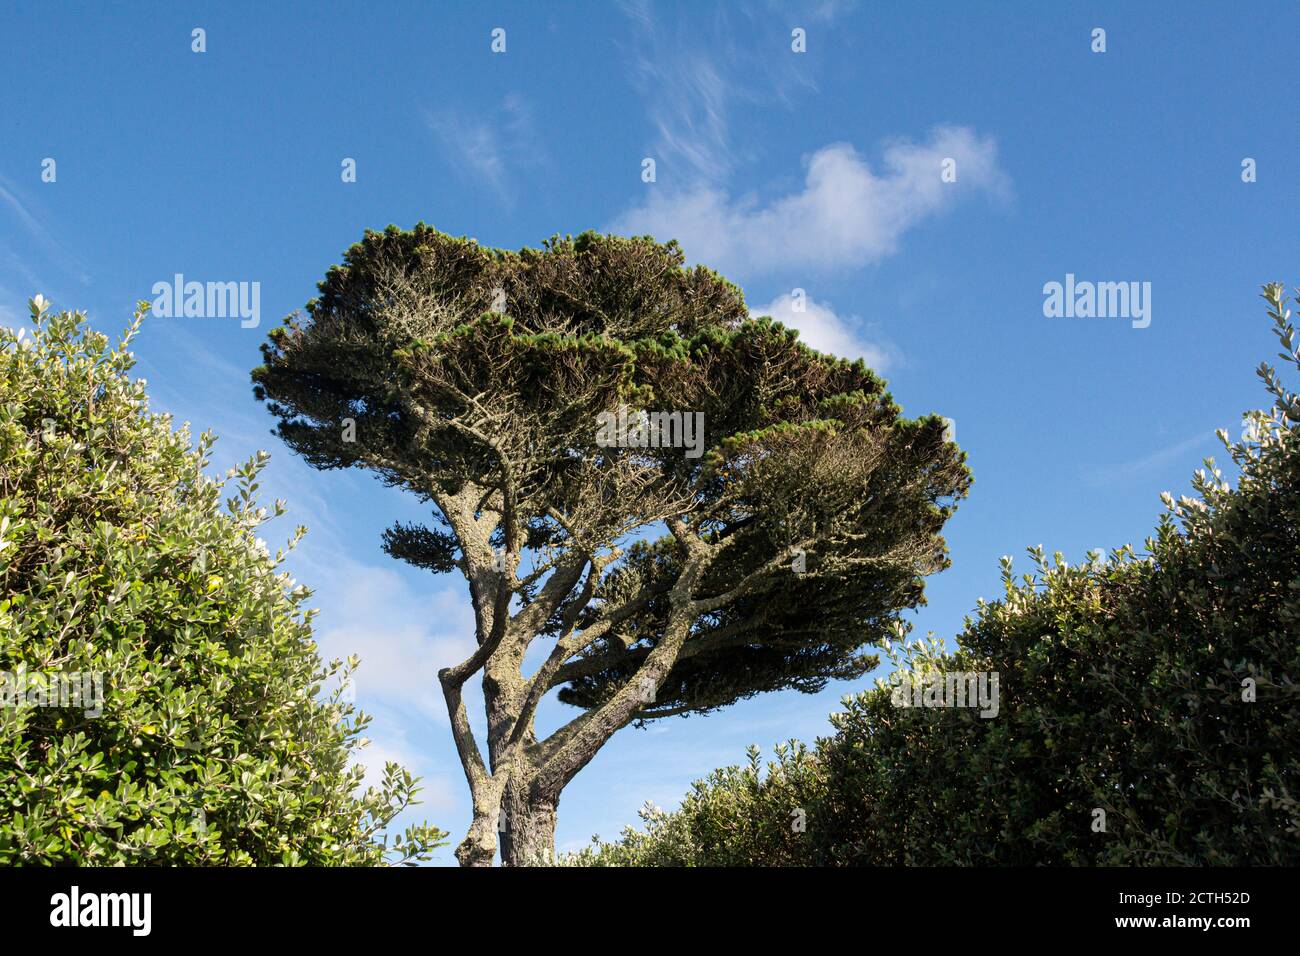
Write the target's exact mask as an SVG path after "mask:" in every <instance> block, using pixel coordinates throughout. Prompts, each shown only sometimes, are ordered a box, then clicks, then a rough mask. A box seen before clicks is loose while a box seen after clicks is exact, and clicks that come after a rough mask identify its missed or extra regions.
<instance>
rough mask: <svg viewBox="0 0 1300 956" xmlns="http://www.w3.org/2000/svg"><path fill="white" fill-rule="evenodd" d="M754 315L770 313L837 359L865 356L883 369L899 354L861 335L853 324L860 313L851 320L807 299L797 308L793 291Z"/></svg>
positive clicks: (809, 343) (876, 368) (870, 363)
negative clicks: (802, 306)
mask: <svg viewBox="0 0 1300 956" xmlns="http://www.w3.org/2000/svg"><path fill="white" fill-rule="evenodd" d="M749 311H750V314H751V315H756V316H757V315H770V316H771V317H772V318H774V319H776V320H777V321H778V322H780V323H782V324H783V325H786V326H788V327H789V328H793V329H798V330H799V341H801V342H803V343H804V344H805V345H807V346H809V347H811V348H814V349H816V350H817V351H819V352H828V353H830V354H831V355H834V356H835V357H837V358H847V359H857V358H861V359H864V360H865V361H866V363H867V366H868V367H869V368H871V369H873V370H874V371H876V372H883V371H884V370H885V368H886V366H888V365H889V364H891V362H892V361H893V360H894V358H895V357H896V355H895V353H894V351H893V350H892V349H889V348H887V347H885V346H883V345H876V344H873V343H871V342H868V341H866V340H865V339H863V338H861V337H860V336H859V334H858V331H857V329H856V328H854V325H855V324H857V322H858V319H857V316H853V317H852V318H851V319H850V320H846V319H844V318H841V317H840V316H839V315H836V314H835V311H834V309H832V308H831V307H830V305H829V304H828V303H821V302H816V301H814V300H813V299H811V298H808V299H805V300H804V310H803V311H802V312H796V311H795V299H794V296H793V295H791V294H790V293H786V294H785V295H780V296H777V297H776V298H775V299H773V300H772V301H771V302H769V303H768V304H767V305H763V306H759V307H757V308H752V309H750V310H749Z"/></svg>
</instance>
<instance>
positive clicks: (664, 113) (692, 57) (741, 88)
mask: <svg viewBox="0 0 1300 956" xmlns="http://www.w3.org/2000/svg"><path fill="white" fill-rule="evenodd" d="M620 6H621V8H622V10H623V12H624V13H625V14H626V15H627V17H628V19H629V20H630V21H631V22H632V24H633V28H634V31H633V38H632V42H631V43H630V44H627V45H626V48H625V49H624V58H625V59H626V61H627V63H628V64H629V72H630V78H631V80H632V83H633V85H634V86H635V87H636V89H637V91H638V92H639V93H640V94H641V96H642V98H643V99H644V101H645V104H646V110H647V113H648V116H649V120H650V124H651V126H652V128H653V129H654V131H655V140H654V142H653V143H652V144H648V145H650V146H651V148H652V149H653V151H654V155H655V158H656V159H657V160H658V161H659V162H661V163H663V164H664V165H665V167H666V168H667V169H670V170H672V175H673V176H674V178H675V179H676V180H677V181H679V182H687V183H694V184H698V183H710V182H721V181H724V180H726V178H727V177H728V176H729V175H730V174H731V173H732V172H733V171H734V169H735V168H736V166H737V164H738V162H743V161H745V160H747V159H750V158H753V156H752V153H751V152H750V151H747V150H743V149H739V148H738V147H737V144H736V140H735V137H734V135H733V133H732V128H731V115H732V113H733V111H734V110H735V109H736V108H737V107H741V108H744V107H748V106H762V105H773V104H775V105H778V106H785V107H791V106H792V105H793V98H794V97H795V95H797V94H798V93H800V92H811V91H815V90H816V88H817V84H816V82H815V80H814V79H813V71H814V69H815V63H814V62H813V61H809V60H807V59H802V58H799V57H795V56H793V55H792V56H788V57H786V56H778V57H767V58H764V60H763V65H762V68H761V69H756V68H755V57H754V54H755V51H754V49H753V48H752V47H748V46H742V44H741V43H740V42H739V40H738V38H739V37H743V36H746V35H748V34H751V33H752V32H753V31H752V29H746V27H751V28H752V27H754V26H755V25H759V26H766V25H768V24H770V23H771V22H772V17H773V16H774V15H775V14H776V13H777V12H779V14H780V15H781V17H783V18H785V19H786V20H788V21H789V22H790V23H791V24H792V25H793V24H797V23H812V22H826V21H828V20H831V19H833V18H834V17H836V16H837V15H839V13H841V12H843V10H844V9H846V8H847V5H846V4H844V3H840V2H836V0H824V2H819V3H811V4H809V3H804V4H789V3H786V4H783V5H782V6H781V7H780V8H778V9H775V10H767V11H764V10H763V9H762V8H761V7H757V6H746V7H739V6H738V7H732V6H727V5H725V4H719V5H717V6H714V7H711V8H710V10H709V16H708V18H707V21H706V22H704V23H701V21H700V19H698V18H691V19H690V20H687V19H686V18H681V17H675V18H672V19H669V18H668V17H665V16H663V15H662V14H661V12H660V11H659V10H657V9H656V8H655V7H653V6H652V5H651V4H650V3H649V0H625V2H624V3H622V4H620ZM744 21H749V22H748V23H746V22H744ZM782 42H786V41H784V40H783V41H782Z"/></svg>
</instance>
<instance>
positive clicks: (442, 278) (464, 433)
mask: <svg viewBox="0 0 1300 956" xmlns="http://www.w3.org/2000/svg"><path fill="white" fill-rule="evenodd" d="M320 291H321V294H320V297H319V298H318V299H316V300H314V301H313V302H311V303H310V304H309V306H308V313H309V321H307V322H299V321H298V320H296V319H294V320H291V321H290V322H289V323H288V324H287V325H286V326H285V327H284V328H282V329H278V330H276V331H275V332H273V333H272V335H271V337H270V339H271V340H270V342H269V343H267V344H265V345H264V346H263V354H264V357H265V364H264V365H263V366H261V367H259V368H258V369H256V370H255V371H254V373H253V380H254V383H255V385H254V388H255V394H256V395H257V397H258V398H259V399H263V400H265V401H266V402H267V404H268V408H269V410H270V411H271V412H272V414H273V415H275V416H276V417H277V418H278V419H279V424H278V427H277V433H278V435H279V436H280V437H281V438H282V439H283V440H284V441H285V442H286V443H287V444H288V445H289V446H290V447H291V448H293V449H294V450H295V451H297V452H299V453H300V454H302V455H303V457H304V458H305V459H306V460H307V461H309V462H311V463H312V464H314V465H317V466H318V467H322V468H333V467H348V466H352V465H358V466H362V467H367V468H370V469H372V470H374V471H375V472H377V473H378V474H379V475H380V477H381V478H382V479H383V480H384V481H385V482H387V483H389V484H393V485H398V486H401V487H405V488H407V489H408V490H410V491H412V492H414V493H415V494H417V495H418V496H420V497H422V498H425V499H430V500H432V501H434V502H435V503H436V504H439V505H440V504H441V503H442V502H443V501H445V499H446V498H447V497H448V496H452V495H456V494H458V493H459V492H460V491H461V490H462V488H463V487H464V486H465V485H466V483H470V484H472V485H473V486H474V487H481V488H483V489H484V493H483V498H482V500H483V502H484V506H485V507H487V508H489V509H495V508H498V507H504V508H505V510H511V509H512V508H513V509H517V512H518V521H519V523H520V524H521V525H522V526H523V527H524V529H525V530H526V533H527V539H526V540H525V542H524V545H525V547H526V548H528V549H530V550H531V551H532V554H531V555H530V557H531V558H537V557H538V555H537V553H536V552H537V549H538V548H539V547H540V546H541V545H544V544H562V545H563V546H564V547H566V548H568V549H569V550H571V551H576V550H579V549H590V550H591V551H592V553H597V552H599V551H606V552H607V551H609V550H611V549H612V548H613V547H614V546H615V545H618V546H619V547H621V548H623V549H624V551H625V557H624V559H623V560H622V561H620V562H619V563H617V564H614V565H612V566H611V569H610V571H609V573H608V576H607V578H606V579H605V580H604V581H603V582H601V583H600V586H599V587H598V588H596V589H595V590H594V593H593V594H592V595H591V598H590V604H589V606H588V607H587V608H586V610H585V612H584V613H583V614H582V615H581V616H580V617H579V618H578V620H577V624H578V627H579V628H580V629H581V628H582V627H584V626H586V625H587V624H590V623H592V622H594V621H596V620H598V619H599V618H600V615H601V614H602V613H603V612H605V611H607V610H608V609H610V608H613V607H617V606H618V602H619V601H620V600H623V599H628V598H631V597H632V596H634V595H635V594H636V593H637V589H638V588H648V589H650V590H656V589H657V590H658V594H657V596H656V597H655V598H654V599H652V600H651V601H650V602H649V604H648V606H647V607H646V608H645V609H644V610H642V611H640V612H638V613H637V614H635V615H633V616H630V617H628V618H627V620H626V621H625V622H623V623H621V624H620V625H618V626H617V627H615V628H612V629H611V630H610V631H609V632H608V633H607V635H606V636H605V637H604V638H602V639H600V640H596V641H593V642H592V643H591V644H590V645H589V646H587V647H585V648H584V649H583V650H582V652H581V653H580V654H578V655H577V656H576V657H575V658H574V659H573V660H572V661H570V662H569V663H567V664H566V665H565V666H564V667H562V668H561V669H560V672H559V673H560V675H561V676H562V677H563V678H565V680H564V681H563V682H562V683H564V684H565V686H564V688H563V690H562V691H561V693H560V699H561V700H562V701H564V702H566V703H570V704H573V705H576V706H579V707H582V708H585V709H591V708H594V707H597V706H599V705H601V704H602V703H604V702H605V701H607V700H609V699H610V698H611V696H612V695H614V694H615V693H616V692H617V690H618V688H620V687H622V686H624V685H625V683H626V681H627V680H628V679H629V678H630V676H631V675H632V674H633V673H634V672H635V671H636V670H637V668H638V667H640V666H641V664H642V663H643V662H644V661H645V659H646V658H647V656H648V655H649V654H650V653H651V651H652V650H653V649H654V647H655V646H656V644H657V641H658V636H659V634H661V633H662V632H663V630H664V627H665V621H666V618H667V614H668V610H669V608H668V600H667V592H668V590H669V589H670V588H671V586H672V583H673V581H674V580H675V579H676V577H677V576H678V574H679V573H680V570H681V566H682V562H683V558H684V555H683V553H682V552H681V550H680V548H679V547H677V545H676V543H675V542H673V540H672V538H671V536H669V535H667V534H665V529H664V526H663V520H664V518H665V517H667V516H670V515H674V514H683V515H685V516H686V517H687V518H688V520H694V521H695V524H693V527H692V530H695V529H696V528H698V529H699V530H700V532H701V536H702V537H704V538H705V539H706V540H709V541H719V540H722V539H724V538H728V539H731V540H732V546H731V547H729V548H728V549H727V550H726V551H725V556H724V557H722V558H720V559H719V560H718V561H716V562H714V563H713V564H712V565H711V567H710V568H709V570H708V572H707V573H706V574H705V575H704V576H703V578H702V580H701V582H700V585H699V587H698V589H697V593H699V594H701V595H714V594H723V593H726V592H727V591H728V590H729V589H730V588H732V587H734V586H735V584H736V583H737V582H740V581H742V580H744V579H745V578H746V576H747V575H751V574H752V573H754V572H756V571H759V570H760V569H761V568H762V567H763V566H764V565H765V564H766V563H767V562H769V561H770V560H771V559H772V557H773V556H774V555H781V554H783V553H785V552H787V551H788V550H789V549H791V548H792V547H793V546H794V544H795V543H796V542H799V541H801V540H804V539H816V541H817V544H816V547H815V548H811V549H810V551H809V554H808V559H807V560H808V566H809V571H810V573H808V574H806V575H796V574H793V573H790V572H789V570H788V567H787V568H785V569H783V570H784V571H785V573H782V574H772V575H769V576H768V577H767V579H766V580H764V581H763V582H762V583H761V584H759V585H758V586H756V587H754V588H752V589H751V591H750V593H748V594H746V595H745V596H743V597H742V598H740V599H739V600H736V601H733V602H729V603H728V604H727V605H726V606H725V607H720V608H718V609H717V610H716V611H715V612H712V613H709V614H707V615H705V616H703V617H701V619H700V620H699V621H698V622H697V623H696V624H695V626H694V627H693V629H692V632H691V639H690V641H689V642H688V643H687V646H686V649H685V650H684V652H683V654H682V655H681V657H680V658H679V660H678V662H677V664H676V666H675V667H674V668H673V670H672V672H671V674H670V675H669V676H668V678H667V680H666V681H665V682H664V683H663V684H662V685H661V686H660V687H659V689H658V692H657V695H656V705H655V707H654V708H652V709H649V710H647V711H646V712H645V713H643V714H642V715H641V719H648V718H651V717H655V716H663V715H667V714H677V713H685V712H692V711H694V712H699V711H706V710H710V709H712V708H715V707H719V706H723V705H725V704H728V703H731V702H733V701H735V700H737V699H740V698H743V697H747V696H750V695H752V694H756V693H759V692H762V691H768V690H776V689H781V688H797V689H800V690H805V691H815V690H818V689H820V688H822V687H823V686H825V684H826V682H827V681H828V680H831V679H847V678H852V677H856V676H860V675H861V674H863V673H865V672H866V671H868V670H870V669H871V668H872V667H874V666H875V664H876V660H877V659H876V657H875V656H874V655H871V654H867V653H863V652H862V649H863V648H864V647H868V646H871V645H873V644H876V643H878V642H879V641H880V640H881V639H882V638H883V637H885V636H886V635H887V634H888V633H889V627H890V625H891V623H892V621H893V620H894V619H895V617H896V615H897V613H898V612H899V611H900V610H901V609H903V608H911V607H916V606H917V605H919V604H921V603H924V596H923V595H924V577H925V575H926V574H929V573H932V572H934V571H936V570H940V569H942V568H943V567H945V566H946V561H947V559H946V552H945V547H944V543H943V538H942V536H941V529H942V527H943V524H944V522H945V521H946V520H947V518H948V517H949V516H950V515H951V513H952V511H953V510H954V508H955V505H956V502H957V501H958V500H960V499H961V498H962V497H964V495H965V494H966V491H967V489H968V487H969V484H970V476H969V473H968V472H967V470H966V468H965V465H964V460H965V456H964V454H962V453H961V452H960V451H958V449H957V448H956V446H955V445H953V444H951V443H949V442H947V441H945V439H944V424H943V421H942V420H941V419H939V418H938V417H935V416H930V417H926V418H922V419H917V420H907V419H904V418H902V417H901V415H900V410H899V408H898V406H897V405H896V404H895V403H894V401H893V399H892V398H891V397H890V395H889V394H888V392H886V391H885V389H884V383H883V382H882V381H881V380H880V379H879V378H878V377H876V376H875V374H874V373H872V372H871V371H870V370H869V369H867V368H866V366H865V365H864V364H863V363H862V362H861V361H858V362H848V361H844V360H840V359H836V358H833V357H830V356H825V355H821V354H819V353H816V352H814V351H812V350H810V349H808V348H807V347H805V346H803V345H802V344H801V343H799V342H798V341H797V334H796V333H795V332H794V331H793V330H789V329H786V328H784V327H783V326H781V325H780V324H778V323H775V322H773V321H772V320H771V319H768V318H751V317H750V316H749V314H748V310H747V309H746V307H745V303H744V300H743V297H742V296H741V293H740V291H739V290H738V289H737V288H736V287H735V286H733V285H731V284H730V283H728V282H726V281H725V280H723V279H722V278H721V277H719V276H718V275H716V274H715V273H713V272H711V271H710V270H708V269H705V268H703V267H696V268H691V269H688V268H685V267H684V266H683V256H682V253H681V251H680V249H678V247H677V246H676V244H675V243H668V244H666V245H664V244H659V243H656V242H654V241H653V240H652V239H649V238H633V239H628V238H621V237H617V236H604V235H597V234H594V233H586V234H583V235H581V236H578V237H577V238H555V239H553V240H551V241H550V242H548V243H547V244H546V246H545V248H544V249H541V250H535V249H524V250H522V251H521V252H518V253H515V252H507V251H502V250H496V249H489V248H485V247H482V246H479V245H478V244H476V243H474V242H473V241H470V240H465V239H457V238H453V237H450V236H446V235H444V234H442V233H439V232H437V231H436V230H434V229H432V228H430V227H428V226H425V225H423V224H419V225H417V226H416V227H415V228H414V229H412V230H410V231H402V230H398V229H397V228H396V227H391V226H390V227H389V228H388V229H387V230H385V231H384V232H367V233H366V236H365V238H364V240H363V241H362V242H360V243H357V244H356V245H354V246H353V247H352V248H351V249H349V250H348V252H347V254H346V256H345V259H344V262H343V264H342V265H340V266H335V267H333V268H331V269H330V270H329V272H328V273H327V275H326V278H325V280H324V281H323V282H322V283H321V284H320ZM499 295H503V296H504V299H503V300H502V299H500V298H498V296H499ZM501 302H504V303H505V304H504V305H501V307H502V308H504V309H505V310H506V311H508V313H509V315H508V316H506V315H502V314H500V313H498V312H496V311H493V309H494V308H496V307H497V306H498V305H499V304H500V303H501ZM621 404H622V405H628V406H630V407H642V406H644V407H653V408H659V409H684V410H690V411H692V412H700V413H702V414H703V421H704V423H705V442H704V447H705V448H706V449H712V450H711V451H710V452H709V453H708V454H706V455H704V456H703V457H701V458H698V459H693V458H690V457H687V456H685V455H683V454H682V451H681V449H680V448H668V449H655V448H649V449H640V450H634V451H626V450H623V449H610V448H600V447H597V446H596V444H595V420H596V416H597V414H598V413H600V412H603V411H609V410H612V409H614V408H616V407H618V406H619V405H621ZM348 419H351V420H352V421H353V422H354V424H355V433H354V435H353V437H352V438H351V439H350V438H346V437H344V436H345V432H346V422H347V420H348ZM467 423H471V424H473V425H474V427H473V428H472V429H471V428H470V427H468V424H467ZM639 466H644V467H639ZM507 485H509V499H510V501H509V504H506V503H505V502H502V504H500V505H497V504H493V503H492V502H493V499H494V496H496V495H498V494H500V493H501V492H500V489H503V488H505V487H507ZM556 515H558V516H561V517H562V518H563V524H564V525H566V526H567V531H574V532H576V533H577V534H578V537H579V538H580V540H575V539H574V538H572V537H570V535H569V534H568V533H567V531H566V530H564V529H562V528H561V527H560V524H558V523H557V520H556V518H555V516H556ZM696 516H699V517H698V518H696ZM510 520H514V518H513V516H512V517H511V519H510ZM433 522H434V524H435V525H437V527H435V528H423V527H419V526H408V525H402V526H398V527H395V528H393V529H391V530H390V531H389V532H388V533H387V535H386V536H385V541H384V544H385V549H386V550H387V551H388V553H389V554H391V555H393V556H394V557H397V558H401V559H403V560H406V561H409V562H411V563H413V564H415V565H417V566H419V567H423V568H427V569H429V570H432V571H436V572H443V571H447V570H449V569H451V568H453V567H456V566H458V565H463V557H464V555H463V551H462V549H461V547H460V545H461V544H463V542H457V541H456V539H455V536H454V534H452V533H451V528H450V525H449V524H448V523H447V521H446V519H445V516H444V514H443V513H442V511H441V510H437V509H434V511H433ZM509 523H510V521H506V520H503V522H502V524H503V525H505V524H509ZM627 532H638V533H642V534H645V533H649V534H650V535H651V536H653V537H659V536H662V537H661V538H659V540H657V541H655V542H653V543H652V544H650V545H645V544H629V543H628V541H627V538H626V533H627ZM492 544H493V545H494V546H506V545H507V544H508V542H507V541H506V540H505V538H504V535H503V534H502V533H501V529H498V530H497V532H496V533H495V535H494V537H493V539H492ZM527 564H528V559H525V560H524V562H523V565H524V566H525V567H526V566H527ZM462 570H466V569H465V568H464V567H462ZM850 579H852V580H853V581H854V582H855V583H854V586H853V587H852V588H849V587H847V586H846V582H848V581H849V580H850ZM520 595H521V599H522V600H523V601H524V603H528V602H529V601H530V600H531V598H532V589H531V587H530V586H528V585H525V586H523V587H521V588H520ZM573 599H574V600H576V599H577V594H576V589H575V594H574V595H573ZM584 603H585V602H584ZM569 609H570V605H569V604H568V603H566V604H564V605H563V606H562V607H560V608H557V609H556V612H555V613H553V614H551V615H549V616H548V625H547V627H546V628H544V629H543V632H542V633H543V634H547V635H554V634H555V633H556V632H557V630H558V629H559V628H560V627H561V623H562V621H563V620H564V612H565V611H567V610H569Z"/></svg>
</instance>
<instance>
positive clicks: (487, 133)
mask: <svg viewBox="0 0 1300 956" xmlns="http://www.w3.org/2000/svg"><path fill="white" fill-rule="evenodd" d="M424 119H425V122H426V124H427V125H428V127H429V129H430V130H431V131H432V132H433V134H434V136H435V137H436V138H437V140H438V144H439V146H440V148H441V150H442V153H443V155H444V156H445V157H446V159H447V161H448V162H449V163H450V164H451V165H452V166H454V167H455V168H456V169H457V170H458V171H459V172H460V173H461V175H463V176H464V177H465V178H466V179H469V180H471V181H477V182H480V183H483V184H485V185H487V186H488V187H489V188H490V189H491V190H492V191H493V192H495V193H496V194H497V197H498V198H499V199H500V200H501V201H502V202H503V203H504V204H506V205H507V206H510V205H513V203H514V198H515V195H516V192H517V190H516V186H515V180H514V176H515V174H517V173H518V172H519V171H520V170H522V169H526V168H528V167H531V166H536V165H538V164H540V163H541V162H542V161H543V157H544V152H543V149H542V145H541V140H540V138H539V137H538V135H537V130H536V124H535V122H534V120H533V111H532V108H531V107H530V106H529V105H528V102H527V101H526V100H525V99H524V98H523V97H521V96H519V95H518V94H516V93H510V94H508V95H507V96H506V97H505V99H503V100H502V102H501V106H500V107H499V108H498V109H497V110H495V111H494V112H492V113H487V114H479V113H468V112H465V111H458V110H450V109H444V110H439V111H432V110H426V111H425V114H424Z"/></svg>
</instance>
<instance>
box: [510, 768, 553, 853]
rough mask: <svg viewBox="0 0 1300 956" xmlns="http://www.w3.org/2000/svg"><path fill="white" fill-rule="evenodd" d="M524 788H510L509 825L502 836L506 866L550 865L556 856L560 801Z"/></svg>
mask: <svg viewBox="0 0 1300 956" xmlns="http://www.w3.org/2000/svg"><path fill="white" fill-rule="evenodd" d="M522 789H523V788H515V787H508V788H507V792H506V799H505V810H506V816H505V821H506V828H505V830H503V831H502V832H501V834H500V837H501V864H502V865H503V866H546V865H548V864H550V863H551V862H552V861H553V860H554V859H555V808H556V804H557V803H558V801H555V800H549V801H548V800H545V799H539V798H538V797H536V796H532V795H529V794H527V793H521V792H519V790H522Z"/></svg>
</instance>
